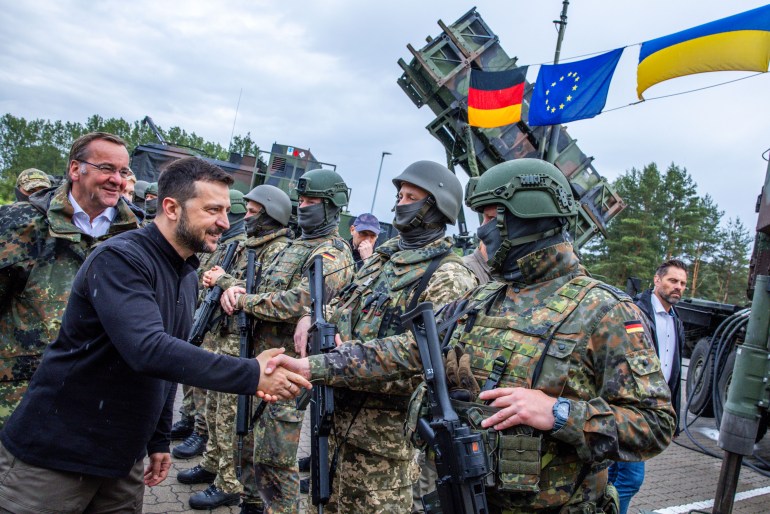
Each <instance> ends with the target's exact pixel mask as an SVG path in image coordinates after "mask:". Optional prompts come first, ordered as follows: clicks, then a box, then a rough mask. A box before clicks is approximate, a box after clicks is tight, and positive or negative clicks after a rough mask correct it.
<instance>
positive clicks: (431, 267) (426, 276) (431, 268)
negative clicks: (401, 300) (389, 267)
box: [404, 248, 452, 312]
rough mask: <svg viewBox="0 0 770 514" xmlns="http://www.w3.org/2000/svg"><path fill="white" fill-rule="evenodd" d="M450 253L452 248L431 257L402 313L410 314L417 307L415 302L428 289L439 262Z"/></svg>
mask: <svg viewBox="0 0 770 514" xmlns="http://www.w3.org/2000/svg"><path fill="white" fill-rule="evenodd" d="M451 251H452V248H449V249H448V250H447V251H446V252H443V253H440V254H438V255H436V256H435V257H433V258H432V259H431V260H430V264H428V268H427V269H426V270H425V273H423V274H422V277H420V283H419V284H417V287H416V288H415V289H414V292H413V293H412V298H411V300H409V304H408V305H407V307H406V310H404V312H410V311H412V310H413V309H414V308H415V307H417V300H418V299H419V298H420V295H421V294H422V292H423V291H425V289H426V288H427V287H428V282H429V281H430V277H432V276H433V274H434V273H435V272H436V270H437V269H438V267H439V266H440V265H441V261H443V260H444V257H446V255H447V254H448V253H450V252H451Z"/></svg>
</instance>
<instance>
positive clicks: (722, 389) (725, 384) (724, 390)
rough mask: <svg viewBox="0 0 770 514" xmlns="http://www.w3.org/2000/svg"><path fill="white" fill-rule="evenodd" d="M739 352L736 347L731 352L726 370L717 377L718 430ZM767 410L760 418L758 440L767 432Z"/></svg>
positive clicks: (715, 418) (715, 415)
mask: <svg viewBox="0 0 770 514" xmlns="http://www.w3.org/2000/svg"><path fill="white" fill-rule="evenodd" d="M737 355H738V353H737V352H736V350H735V349H733V351H731V352H730V355H729V356H728V357H727V361H726V362H725V367H724V371H723V372H722V374H721V375H720V376H719V378H718V379H717V394H718V395H719V405H715V406H714V422H715V423H716V427H717V430H719V428H720V426H721V425H722V414H723V413H724V408H725V404H726V403H727V394H728V392H729V391H730V384H731V383H732V381H733V368H734V367H735V359H736V358H737ZM767 420H768V414H767V411H763V412H762V415H761V416H760V418H759V427H758V429H757V437H756V439H755V441H756V442H759V441H761V440H762V438H763V437H764V436H765V433H766V432H767Z"/></svg>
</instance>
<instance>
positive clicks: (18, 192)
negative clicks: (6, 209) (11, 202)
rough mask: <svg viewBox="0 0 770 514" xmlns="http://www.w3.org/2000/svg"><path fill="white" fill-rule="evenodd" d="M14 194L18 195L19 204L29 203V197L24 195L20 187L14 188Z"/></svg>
mask: <svg viewBox="0 0 770 514" xmlns="http://www.w3.org/2000/svg"><path fill="white" fill-rule="evenodd" d="M13 193H14V194H15V195H16V201H17V202H28V201H29V196H28V195H25V194H24V193H22V192H21V189H19V188H18V187H14V188H13Z"/></svg>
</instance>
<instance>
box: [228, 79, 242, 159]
mask: <svg viewBox="0 0 770 514" xmlns="http://www.w3.org/2000/svg"><path fill="white" fill-rule="evenodd" d="M242 94H243V88H241V92H240V93H238V104H237V105H236V106H235V117H234V118H233V130H231V131H230V142H229V143H227V151H228V152H232V151H233V134H235V121H236V120H237V119H238V109H240V107H241V95H242Z"/></svg>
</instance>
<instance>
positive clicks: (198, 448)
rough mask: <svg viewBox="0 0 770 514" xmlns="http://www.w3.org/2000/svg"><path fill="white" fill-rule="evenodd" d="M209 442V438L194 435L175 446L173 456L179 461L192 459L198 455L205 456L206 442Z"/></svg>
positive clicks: (172, 451)
mask: <svg viewBox="0 0 770 514" xmlns="http://www.w3.org/2000/svg"><path fill="white" fill-rule="evenodd" d="M208 440H209V438H208V436H202V435H200V434H196V433H193V434H192V435H191V436H190V437H188V438H187V439H185V440H184V441H182V442H181V443H180V444H178V445H176V446H174V449H173V450H171V455H173V456H174V457H176V458H177V459H192V458H193V457H195V456H196V455H203V452H204V451H206V442H208Z"/></svg>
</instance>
